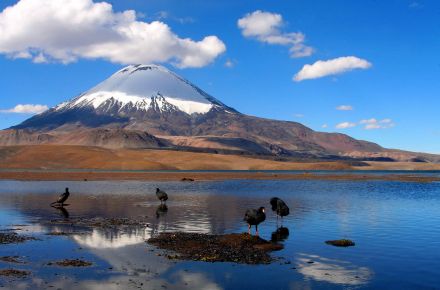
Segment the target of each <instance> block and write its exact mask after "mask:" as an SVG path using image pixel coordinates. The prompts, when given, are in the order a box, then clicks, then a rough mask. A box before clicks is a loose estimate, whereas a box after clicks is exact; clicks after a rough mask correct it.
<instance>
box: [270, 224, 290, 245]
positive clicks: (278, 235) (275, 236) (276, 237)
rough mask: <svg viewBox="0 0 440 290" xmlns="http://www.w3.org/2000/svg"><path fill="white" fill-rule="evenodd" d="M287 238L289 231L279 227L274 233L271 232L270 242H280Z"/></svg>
mask: <svg viewBox="0 0 440 290" xmlns="http://www.w3.org/2000/svg"><path fill="white" fill-rule="evenodd" d="M288 237H289V229H288V228H286V227H283V226H281V227H279V228H277V230H276V231H274V232H272V235H271V239H270V240H271V241H272V242H282V241H285V240H287V238H288Z"/></svg>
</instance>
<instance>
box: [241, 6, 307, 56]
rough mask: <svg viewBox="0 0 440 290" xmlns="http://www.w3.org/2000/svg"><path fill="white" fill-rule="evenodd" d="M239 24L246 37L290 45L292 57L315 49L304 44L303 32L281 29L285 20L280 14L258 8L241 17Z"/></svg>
mask: <svg viewBox="0 0 440 290" xmlns="http://www.w3.org/2000/svg"><path fill="white" fill-rule="evenodd" d="M237 25H238V27H239V28H240V29H241V32H242V34H243V36H245V37H249V38H256V39H257V40H259V41H261V42H265V43H268V44H277V45H286V46H290V55H291V57H294V58H296V57H305V56H310V55H312V54H313V51H314V49H313V48H312V47H310V46H307V45H305V44H304V43H305V35H304V34H303V33H301V32H287V33H285V32H282V31H281V27H282V26H283V25H284V21H283V17H282V16H281V15H280V14H276V13H271V12H264V11H261V10H257V11H254V12H252V13H248V14H246V15H245V16H244V17H243V18H240V19H239V20H238V22H237Z"/></svg>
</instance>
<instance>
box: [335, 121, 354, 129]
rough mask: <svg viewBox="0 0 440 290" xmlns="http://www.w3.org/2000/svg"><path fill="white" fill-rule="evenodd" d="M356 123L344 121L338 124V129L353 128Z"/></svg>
mask: <svg viewBox="0 0 440 290" xmlns="http://www.w3.org/2000/svg"><path fill="white" fill-rule="evenodd" d="M355 126H356V123H351V122H342V123H339V124H337V125H336V129H347V128H352V127H355Z"/></svg>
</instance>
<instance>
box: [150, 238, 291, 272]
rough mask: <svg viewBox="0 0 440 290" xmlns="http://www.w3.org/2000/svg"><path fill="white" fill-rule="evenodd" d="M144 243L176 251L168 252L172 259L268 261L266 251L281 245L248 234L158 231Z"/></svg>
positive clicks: (245, 262) (278, 248)
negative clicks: (157, 233)
mask: <svg viewBox="0 0 440 290" xmlns="http://www.w3.org/2000/svg"><path fill="white" fill-rule="evenodd" d="M148 243H150V244H153V245H155V246H157V247H159V248H161V249H165V250H170V251H173V252H175V253H177V254H176V255H168V257H169V258H170V257H171V258H172V259H181V260H194V261H205V262H235V263H241V264H269V263H270V262H272V261H273V259H272V258H271V257H270V256H269V254H268V253H269V252H271V251H277V250H281V249H282V248H283V246H282V245H280V244H275V243H271V242H269V241H266V240H264V239H262V238H259V237H255V236H250V235H248V234H227V235H208V234H196V233H181V232H175V233H161V234H159V235H158V236H157V237H154V238H151V239H149V240H148Z"/></svg>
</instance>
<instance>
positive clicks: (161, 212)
mask: <svg viewBox="0 0 440 290" xmlns="http://www.w3.org/2000/svg"><path fill="white" fill-rule="evenodd" d="M167 212H168V206H167V205H166V204H160V205H159V206H158V207H157V209H156V218H160V217H163V216H165V215H166V214H167Z"/></svg>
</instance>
